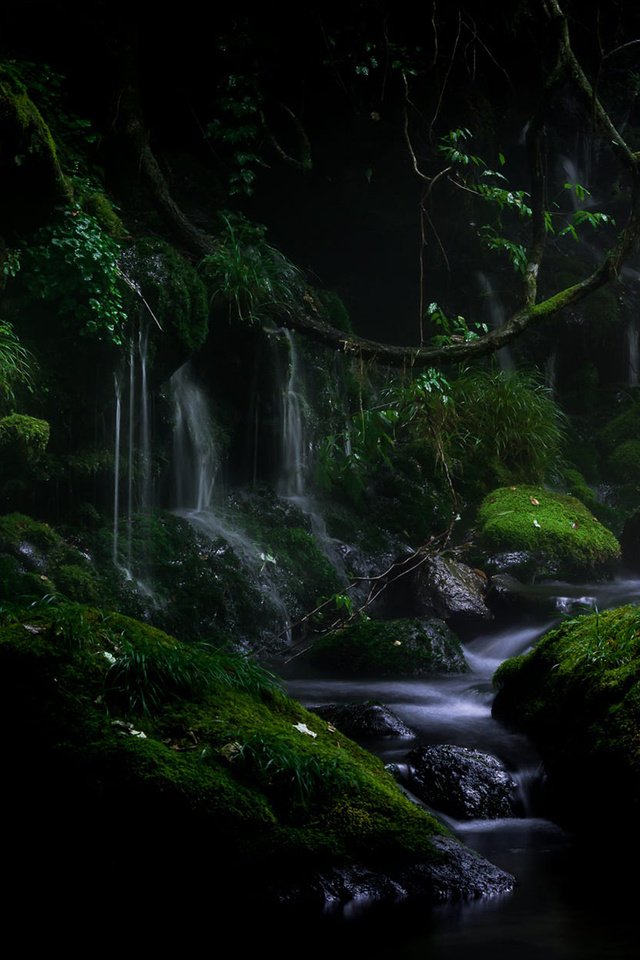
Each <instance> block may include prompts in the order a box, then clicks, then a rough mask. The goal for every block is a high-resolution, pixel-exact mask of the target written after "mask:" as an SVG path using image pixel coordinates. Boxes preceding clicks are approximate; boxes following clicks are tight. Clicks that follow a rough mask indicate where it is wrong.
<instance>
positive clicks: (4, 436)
mask: <svg viewBox="0 0 640 960" xmlns="http://www.w3.org/2000/svg"><path fill="white" fill-rule="evenodd" d="M48 443H49V424H48V423H47V421H46V420H39V419H37V418H36V417H28V416H26V415H25V414H23V413H12V414H10V415H9V416H8V417H3V418H2V419H1V420H0V461H2V473H5V474H6V473H9V474H15V473H16V472H18V471H20V470H21V469H23V468H24V467H25V466H27V465H29V466H30V465H33V464H35V463H37V462H38V461H39V460H40V459H41V458H42V455H43V454H44V452H45V450H46V449H47V444H48Z"/></svg>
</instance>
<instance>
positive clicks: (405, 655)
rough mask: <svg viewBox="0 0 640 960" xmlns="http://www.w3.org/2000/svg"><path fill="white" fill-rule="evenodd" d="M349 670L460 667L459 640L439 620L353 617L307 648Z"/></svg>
mask: <svg viewBox="0 0 640 960" xmlns="http://www.w3.org/2000/svg"><path fill="white" fill-rule="evenodd" d="M308 657H309V659H311V660H312V661H313V662H314V663H317V664H319V665H321V666H323V667H327V668H330V669H331V670H337V671H339V672H340V673H345V674H348V675H354V676H376V677H397V676H409V677H411V676H423V675H425V674H430V673H449V672H454V673H456V672H458V673H459V672H462V671H465V670H466V669H467V664H466V661H465V659H464V654H463V653H462V647H461V646H460V641H459V640H458V638H457V637H456V636H455V634H454V633H452V631H451V630H449V628H448V627H447V626H446V624H445V623H443V622H442V621H440V620H430V621H427V622H424V621H421V620H358V621H356V622H354V623H350V624H347V625H346V626H345V627H343V628H342V629H340V630H335V631H333V632H332V633H329V634H326V635H325V636H323V637H320V638H319V639H318V640H316V642H315V643H314V645H313V647H312V648H311V651H310V652H309V654H308Z"/></svg>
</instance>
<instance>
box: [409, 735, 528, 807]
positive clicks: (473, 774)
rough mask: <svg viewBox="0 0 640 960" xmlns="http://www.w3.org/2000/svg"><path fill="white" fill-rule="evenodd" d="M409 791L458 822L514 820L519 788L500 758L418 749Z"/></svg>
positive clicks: (413, 754)
mask: <svg viewBox="0 0 640 960" xmlns="http://www.w3.org/2000/svg"><path fill="white" fill-rule="evenodd" d="M407 759H408V761H409V763H410V764H411V765H412V767H413V771H412V777H411V780H410V782H409V788H410V789H411V790H412V791H413V792H414V793H415V794H416V796H418V797H419V798H420V799H421V800H423V801H424V802H425V803H428V804H429V806H432V807H435V808H436V810H441V811H442V812H443V813H447V814H449V815H450V816H452V817H456V819H458V820H473V819H476V818H480V819H497V818H499V817H512V816H514V814H515V810H516V793H517V784H516V782H515V780H514V779H513V777H511V775H510V774H509V773H508V772H507V770H506V769H505V767H504V764H503V763H502V761H501V760H498V758H497V757H493V756H491V754H488V753H481V752H480V751H479V750H469V749H468V748H467V747H454V746H448V745H444V744H443V745H439V746H432V747H417V748H416V749H415V750H412V751H411V752H410V753H409V755H408V758H407Z"/></svg>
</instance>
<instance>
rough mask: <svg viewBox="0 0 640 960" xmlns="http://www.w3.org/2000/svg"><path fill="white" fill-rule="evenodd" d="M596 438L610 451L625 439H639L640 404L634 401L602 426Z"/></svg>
mask: <svg viewBox="0 0 640 960" xmlns="http://www.w3.org/2000/svg"><path fill="white" fill-rule="evenodd" d="M598 440H599V441H600V443H601V445H602V446H603V447H604V448H605V450H607V451H608V452H609V453H611V452H612V451H613V450H615V448H616V447H619V446H620V444H622V443H625V442H626V441H627V440H640V404H638V403H634V404H632V405H631V406H630V407H628V408H627V409H626V410H623V411H622V413H619V414H618V416H617V417H613V419H612V420H610V421H609V423H608V424H607V425H606V427H604V428H603V429H602V430H601V431H600V433H599V435H598Z"/></svg>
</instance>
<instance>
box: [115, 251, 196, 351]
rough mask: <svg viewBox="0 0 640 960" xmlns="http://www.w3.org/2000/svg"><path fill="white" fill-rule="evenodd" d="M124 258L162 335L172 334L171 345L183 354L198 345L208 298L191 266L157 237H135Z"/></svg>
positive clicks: (137, 304) (129, 272)
mask: <svg viewBox="0 0 640 960" xmlns="http://www.w3.org/2000/svg"><path fill="white" fill-rule="evenodd" d="M125 260H126V265H127V271H128V274H129V275H130V278H131V279H132V280H134V281H136V282H137V283H138V284H139V286H140V289H141V291H142V294H143V296H144V298H145V300H146V301H147V303H148V304H149V306H150V308H151V310H152V311H153V313H154V314H155V316H156V318H157V320H158V322H159V324H160V326H161V327H162V329H163V331H164V333H165V339H166V337H167V335H170V336H172V340H173V345H174V348H175V346H176V345H177V346H179V348H180V350H181V352H182V353H184V354H185V355H186V354H188V353H191V352H193V351H194V350H197V349H198V347H201V346H202V344H203V343H204V341H205V339H206V336H207V332H208V329H209V302H208V297H207V291H206V288H205V286H204V284H203V282H202V280H201V279H200V277H199V276H198V273H197V272H196V270H195V268H194V267H193V266H192V265H191V264H190V263H189V262H188V261H187V260H185V259H184V257H182V256H181V255H180V254H179V253H178V251H177V250H176V249H175V248H174V247H172V246H171V245H170V244H168V243H166V242H165V241H164V240H160V239H159V238H158V237H144V238H142V239H140V240H136V242H135V244H134V246H133V247H132V248H131V249H130V250H129V251H128V252H127V254H126V257H125ZM136 306H139V303H138V302H136ZM173 359H174V361H175V356H174V357H173Z"/></svg>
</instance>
